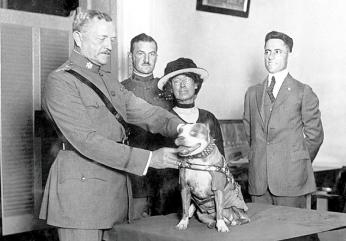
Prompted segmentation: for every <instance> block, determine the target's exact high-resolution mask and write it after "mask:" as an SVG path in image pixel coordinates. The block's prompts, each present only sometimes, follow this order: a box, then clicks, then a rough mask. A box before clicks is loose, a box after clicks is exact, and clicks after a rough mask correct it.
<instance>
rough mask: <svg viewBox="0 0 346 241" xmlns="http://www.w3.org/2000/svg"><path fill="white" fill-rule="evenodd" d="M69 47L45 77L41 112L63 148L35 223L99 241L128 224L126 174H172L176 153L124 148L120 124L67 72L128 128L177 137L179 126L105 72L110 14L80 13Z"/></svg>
mask: <svg viewBox="0 0 346 241" xmlns="http://www.w3.org/2000/svg"><path fill="white" fill-rule="evenodd" d="M73 39H74V50H73V52H72V53H71V56H70V58H69V60H68V61H67V62H66V63H64V64H63V65H62V66H61V67H60V68H58V69H57V70H56V71H54V72H52V73H51V74H50V75H49V77H48V79H47V81H46V83H45V88H44V92H43V98H42V106H43V109H44V110H45V111H46V113H47V114H48V116H49V117H50V119H51V120H52V122H53V123H54V124H55V126H56V129H57V132H58V135H59V137H60V139H61V141H62V145H61V150H60V151H59V153H58V155H57V157H56V159H55V161H54V163H53V165H52V166H51V169H50V173H49V177H48V180H47V183H46V188H45V191H44V196H43V201H42V206H41V212H40V218H41V219H46V220H47V223H48V224H50V225H53V226H56V227H57V228H58V234H59V239H60V240H61V241H65V240H66V241H67V240H68V241H71V240H73V241H78V240H83V241H100V240H103V239H104V238H105V237H103V236H104V234H105V233H106V232H105V230H108V229H110V228H112V226H113V225H114V224H116V223H121V222H124V221H126V220H128V219H131V214H132V212H131V208H130V207H131V200H132V197H131V186H130V182H129V178H128V173H132V174H136V175H145V174H146V172H147V169H148V167H152V168H159V169H160V168H177V157H176V151H177V150H176V149H173V148H160V149H158V150H155V151H148V150H144V149H140V148H135V147H130V146H128V145H126V144H123V140H124V139H125V138H126V133H125V129H124V126H123V125H122V124H121V121H119V118H116V116H115V115H114V114H112V113H111V112H110V111H109V109H108V108H107V107H106V105H105V103H104V101H103V100H102V99H101V98H100V97H99V95H98V94H96V92H95V91H94V90H93V89H92V88H91V87H89V86H88V85H86V84H84V83H83V82H82V81H81V80H80V79H79V78H77V77H76V76H75V75H73V74H71V73H70V72H68V71H71V70H73V71H75V72H77V73H78V74H80V75H81V76H83V77H84V78H86V79H87V80H89V81H90V82H91V83H93V84H94V85H96V87H97V88H98V89H99V90H100V91H101V92H102V93H103V94H104V95H105V96H106V97H107V98H108V99H109V100H110V102H111V103H112V105H113V106H114V107H115V109H116V110H117V112H118V114H119V115H121V116H122V117H123V119H124V120H125V121H126V122H128V123H131V124H135V125H138V126H140V127H141V128H144V129H145V130H148V131H151V132H154V133H161V134H163V135H167V136H171V137H174V136H176V134H177V130H178V126H179V125H181V126H183V122H182V121H180V120H179V119H178V118H177V117H175V116H174V115H173V114H171V113H169V112H168V111H166V110H164V109H163V108H160V107H156V106H152V105H150V104H148V103H147V102H145V101H144V100H142V99H140V98H137V97H136V96H135V95H134V94H133V93H132V92H129V91H127V90H126V89H125V88H124V87H123V86H122V85H121V84H120V83H119V82H117V81H116V80H114V79H112V78H111V75H110V73H109V72H107V71H105V70H103V69H102V66H104V65H105V64H107V62H108V61H109V58H110V54H111V50H112V41H114V39H115V26H114V23H113V22H112V19H111V18H110V17H109V16H108V15H107V14H105V13H102V12H99V11H95V10H87V11H85V12H79V13H77V14H76V16H75V19H74V22H73ZM179 128H180V126H179Z"/></svg>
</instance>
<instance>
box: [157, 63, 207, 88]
mask: <svg viewBox="0 0 346 241" xmlns="http://www.w3.org/2000/svg"><path fill="white" fill-rule="evenodd" d="M184 73H195V74H198V75H199V76H200V78H201V79H202V80H205V79H206V78H208V75H209V74H208V71H206V70H205V69H202V68H198V67H197V65H196V64H195V63H194V62H193V61H192V60H191V59H188V58H179V59H176V60H174V61H172V62H169V63H168V64H167V66H166V68H165V75H164V76H163V77H162V78H161V79H160V80H159V82H158V83H157V87H158V88H159V89H160V90H163V87H164V86H165V84H166V83H167V81H168V80H169V79H171V78H172V77H175V76H177V75H180V74H184Z"/></svg>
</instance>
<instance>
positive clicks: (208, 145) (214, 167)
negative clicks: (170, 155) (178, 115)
mask: <svg viewBox="0 0 346 241" xmlns="http://www.w3.org/2000/svg"><path fill="white" fill-rule="evenodd" d="M175 144H176V145H177V146H179V156H180V163H179V169H180V171H179V173H180V174H179V182H180V185H181V197H182V204H183V205H182V206H183V215H182V219H181V221H180V222H179V223H178V225H177V229H179V230H184V229H186V228H187V226H188V222H189V217H191V216H192V215H193V213H194V212H195V210H196V209H197V216H198V218H199V220H200V221H201V222H203V223H206V224H207V225H208V227H210V228H213V227H215V226H216V228H217V230H218V231H219V232H228V231H229V228H228V227H227V225H238V224H243V223H248V222H249V221H250V219H249V218H248V216H247V215H246V211H247V210H248V207H247V206H246V204H245V202H244V199H243V196H242V193H241V188H240V186H239V184H238V183H237V182H236V181H235V180H234V178H233V176H232V174H231V173H230V171H229V169H228V167H227V163H226V161H225V158H224V157H223V156H222V155H221V154H220V152H219V150H218V149H217V147H216V145H215V144H214V141H213V140H212V139H211V137H210V131H209V127H208V126H207V125H205V124H200V123H197V124H188V125H185V126H184V127H183V128H182V129H181V130H180V133H179V135H178V137H177V139H176V140H175ZM191 200H192V203H191Z"/></svg>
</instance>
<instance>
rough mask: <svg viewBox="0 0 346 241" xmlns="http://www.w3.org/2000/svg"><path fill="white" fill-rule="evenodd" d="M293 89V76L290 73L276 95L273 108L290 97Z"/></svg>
mask: <svg viewBox="0 0 346 241" xmlns="http://www.w3.org/2000/svg"><path fill="white" fill-rule="evenodd" d="M291 90H292V76H291V75H290V74H288V75H287V76H286V78H285V80H284V82H283V83H282V85H281V87H280V90H279V93H278V95H277V96H276V100H275V104H274V107H273V109H275V107H276V106H279V105H281V104H282V103H283V102H284V101H285V100H286V99H287V98H288V97H289V95H290V92H291Z"/></svg>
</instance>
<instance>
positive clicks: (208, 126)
mask: <svg viewBox="0 0 346 241" xmlns="http://www.w3.org/2000/svg"><path fill="white" fill-rule="evenodd" d="M205 125H206V126H207V130H208V133H210V123H209V121H207V123H205Z"/></svg>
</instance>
